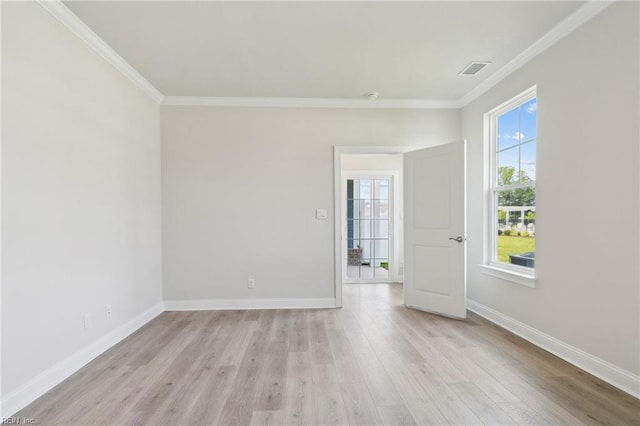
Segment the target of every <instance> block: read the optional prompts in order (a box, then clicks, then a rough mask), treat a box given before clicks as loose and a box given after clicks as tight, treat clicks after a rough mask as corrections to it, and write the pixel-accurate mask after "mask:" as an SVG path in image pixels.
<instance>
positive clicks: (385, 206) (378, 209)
mask: <svg viewBox="0 0 640 426" xmlns="http://www.w3.org/2000/svg"><path fill="white" fill-rule="evenodd" d="M373 205H374V207H375V211H374V217H377V218H388V217H389V201H387V200H375V201H374V202H373Z"/></svg>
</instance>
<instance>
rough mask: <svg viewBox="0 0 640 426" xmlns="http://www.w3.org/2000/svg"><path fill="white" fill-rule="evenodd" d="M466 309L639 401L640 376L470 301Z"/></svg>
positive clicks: (468, 300)
mask: <svg viewBox="0 0 640 426" xmlns="http://www.w3.org/2000/svg"><path fill="white" fill-rule="evenodd" d="M467 309H469V310H470V311H472V312H475V313H476V314H478V315H480V316H482V317H484V318H486V319H488V320H489V321H491V322H494V323H496V324H498V325H499V326H501V327H503V328H506V329H507V330H509V331H511V332H512V333H515V334H517V335H518V336H520V337H522V338H523V339H525V340H528V341H529V342H531V343H533V344H534V345H537V346H539V347H541V348H542V349H544V350H546V351H549V352H551V353H552V354H554V355H556V356H558V357H560V358H562V359H564V360H565V361H567V362H569V363H571V364H573V365H575V366H576V367H579V368H581V369H583V370H585V371H587V372H589V373H591V374H593V375H594V376H596V377H599V378H600V379H602V380H604V381H605V382H607V383H609V384H611V385H613V386H615V387H617V388H618V389H620V390H623V391H625V392H627V393H629V394H631V395H633V396H634V397H636V398H640V376H638V375H636V374H633V373H631V372H629V371H626V370H624V369H622V368H620V367H618V366H616V365H613V364H611V363H610V362H608V361H605V360H603V359H601V358H598V357H596V356H594V355H591V354H589V353H587V352H585V351H583V350H582V349H578V348H576V347H574V346H571V345H569V344H567V343H565V342H563V341H561V340H558V339H556V338H555V337H552V336H549V335H548V334H546V333H543V332H542V331H540V330H537V329H535V328H533V327H530V326H528V325H527V324H524V323H522V322H520V321H518V320H515V319H513V318H511V317H509V316H507V315H504V314H503V313H500V312H498V311H496V310H494V309H491V308H489V307H487V306H484V305H482V304H480V303H478V302H476V301H474V300H471V299H467Z"/></svg>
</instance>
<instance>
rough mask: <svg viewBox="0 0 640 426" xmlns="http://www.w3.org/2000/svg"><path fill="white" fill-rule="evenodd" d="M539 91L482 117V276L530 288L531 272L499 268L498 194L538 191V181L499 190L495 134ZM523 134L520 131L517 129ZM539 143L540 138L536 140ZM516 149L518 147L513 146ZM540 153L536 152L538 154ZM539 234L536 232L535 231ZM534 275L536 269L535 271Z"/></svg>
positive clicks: (524, 94)
mask: <svg viewBox="0 0 640 426" xmlns="http://www.w3.org/2000/svg"><path fill="white" fill-rule="evenodd" d="M537 91H538V87H537V85H534V86H532V87H530V88H528V89H527V90H525V91H523V92H521V93H520V94H518V95H516V96H514V97H513V98H511V99H509V100H507V101H505V102H503V103H501V104H500V105H498V106H497V107H495V108H493V109H491V110H490V111H488V112H486V113H485V114H484V116H483V125H484V141H483V146H484V149H485V155H486V153H487V152H488V157H485V165H487V171H488V175H487V176H485V179H484V181H483V183H484V184H485V186H484V190H485V194H486V196H485V197H486V198H485V200H484V203H483V204H484V207H485V211H484V212H483V216H484V219H485V223H484V225H483V226H484V229H485V235H484V237H485V239H484V240H483V247H484V248H483V256H482V257H483V263H484V265H480V266H483V270H482V272H483V273H484V274H486V275H491V276H493V277H497V278H502V279H504V280H507V281H511V282H514V283H516V284H522V285H525V286H527V287H531V288H535V277H534V276H533V274H531V273H530V271H529V270H528V269H527V270H523V269H522V268H520V267H518V266H516V265H500V264H497V262H496V259H495V258H494V256H497V253H498V224H497V220H496V217H497V214H498V210H499V208H498V197H497V193H498V192H499V191H508V190H512V189H517V188H528V187H533V188H535V185H536V181H535V180H534V181H532V182H526V183H515V184H510V185H503V186H498V182H497V175H498V173H497V168H498V167H497V166H498V164H497V163H496V156H497V146H496V144H497V140H498V136H497V134H496V128H497V121H498V118H499V117H500V116H501V115H502V114H505V113H506V112H508V111H511V110H512V109H514V108H517V107H519V106H520V105H524V104H525V103H527V102H529V101H530V100H532V99H536V97H537ZM518 130H521V129H518ZM535 139H537V135H536V138H535ZM514 146H517V145H514ZM536 153H537V150H536ZM536 233H537V230H536ZM533 272H534V273H535V268H534V271H533Z"/></svg>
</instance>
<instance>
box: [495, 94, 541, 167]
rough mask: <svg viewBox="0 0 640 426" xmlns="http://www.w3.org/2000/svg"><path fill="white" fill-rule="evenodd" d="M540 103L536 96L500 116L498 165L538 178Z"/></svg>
mask: <svg viewBox="0 0 640 426" xmlns="http://www.w3.org/2000/svg"><path fill="white" fill-rule="evenodd" d="M537 111H538V103H537V100H536V99H535V98H534V99H532V100H530V101H528V102H527V103H525V104H523V105H521V106H519V107H517V108H514V109H512V110H511V111H508V112H506V113H504V114H503V115H501V116H499V117H498V129H497V133H498V167H502V166H511V167H513V168H514V169H515V170H516V173H515V176H518V171H519V170H523V171H524V172H525V173H526V174H527V176H529V177H530V178H531V179H532V180H535V178H536V137H537V133H536V120H537Z"/></svg>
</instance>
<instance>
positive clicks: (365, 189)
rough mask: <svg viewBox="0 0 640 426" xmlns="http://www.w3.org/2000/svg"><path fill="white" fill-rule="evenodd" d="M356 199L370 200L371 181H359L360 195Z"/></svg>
mask: <svg viewBox="0 0 640 426" xmlns="http://www.w3.org/2000/svg"><path fill="white" fill-rule="evenodd" d="M358 198H371V179H362V180H360V194H359V196H358Z"/></svg>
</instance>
